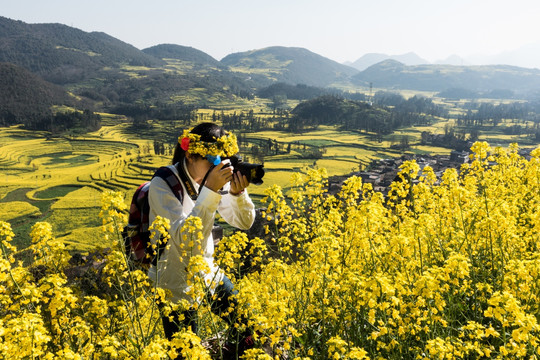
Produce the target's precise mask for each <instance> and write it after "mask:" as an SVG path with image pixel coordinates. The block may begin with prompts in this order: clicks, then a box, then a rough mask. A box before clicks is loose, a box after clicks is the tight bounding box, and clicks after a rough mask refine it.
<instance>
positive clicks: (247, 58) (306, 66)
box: [221, 46, 357, 86]
mask: <svg viewBox="0 0 540 360" xmlns="http://www.w3.org/2000/svg"><path fill="white" fill-rule="evenodd" d="M221 63H222V64H224V65H227V66H229V67H230V68H231V69H232V70H234V71H238V72H244V73H247V74H250V75H257V74H259V75H261V74H262V75H264V76H265V78H266V80H267V82H268V83H271V82H285V83H289V84H293V85H294V84H306V85H311V86H329V85H331V84H333V83H335V82H339V81H347V80H348V79H349V77H350V76H351V75H353V74H355V73H357V70H355V69H353V68H351V67H349V66H346V65H342V64H339V63H337V62H335V61H333V60H330V59H328V58H325V57H323V56H321V55H318V54H315V53H313V52H311V51H309V50H307V49H303V48H294V47H282V46H274V47H268V48H264V49H258V50H253V51H246V52H241V53H235V54H230V55H227V56H226V57H224V58H223V59H222V60H221Z"/></svg>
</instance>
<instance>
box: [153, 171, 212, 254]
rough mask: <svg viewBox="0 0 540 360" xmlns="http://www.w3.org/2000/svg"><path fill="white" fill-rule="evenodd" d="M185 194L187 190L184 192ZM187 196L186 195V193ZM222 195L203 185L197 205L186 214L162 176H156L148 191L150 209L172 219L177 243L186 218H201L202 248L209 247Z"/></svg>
mask: <svg viewBox="0 0 540 360" xmlns="http://www.w3.org/2000/svg"><path fill="white" fill-rule="evenodd" d="M184 194H185V192H184ZM184 196H185V195H184ZM220 199H221V195H220V194H218V193H215V192H213V191H212V190H210V189H208V188H207V187H203V189H202V190H201V193H200V194H199V197H198V198H197V201H196V202H195V206H194V207H193V209H192V210H191V212H190V213H189V214H185V213H184V211H183V206H182V204H181V203H180V201H178V199H177V198H176V197H175V196H174V194H173V193H172V191H171V189H170V187H169V186H168V185H167V183H166V181H165V180H163V179H162V178H160V177H154V178H153V179H152V181H151V183H150V189H149V191H148V201H149V204H150V209H151V211H152V212H153V213H154V214H155V215H159V216H161V217H164V218H167V219H169V220H170V226H171V227H170V230H169V233H170V235H171V240H172V241H173V243H174V244H175V245H177V246H178V245H179V244H180V242H181V239H182V236H181V235H182V234H181V229H182V227H183V226H184V223H185V221H186V219H187V218H188V217H190V216H197V217H199V218H201V221H202V226H203V234H202V235H203V239H202V240H201V246H202V249H206V248H207V244H206V243H207V241H208V238H209V236H210V233H211V232H212V227H213V225H214V216H215V212H216V210H217V207H218V204H219V201H220Z"/></svg>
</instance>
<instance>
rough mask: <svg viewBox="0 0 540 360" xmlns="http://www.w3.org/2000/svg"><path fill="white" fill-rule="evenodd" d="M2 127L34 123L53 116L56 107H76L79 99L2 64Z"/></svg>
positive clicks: (37, 78) (12, 65)
mask: <svg viewBox="0 0 540 360" xmlns="http://www.w3.org/2000/svg"><path fill="white" fill-rule="evenodd" d="M0 99H1V101H0V125H2V126H6V125H14V124H19V123H25V122H28V121H34V120H35V119H36V117H38V118H40V117H42V116H46V115H50V114H52V111H51V107H52V106H53V105H72V104H74V103H75V100H74V99H73V98H72V97H70V96H69V95H68V93H67V92H66V91H65V90H64V89H62V88H61V87H60V86H57V85H54V84H51V83H49V82H47V81H45V80H43V79H42V78H40V77H39V76H38V75H36V74H33V73H32V72H30V71H28V70H26V69H24V68H22V67H20V66H17V65H14V64H8V63H0Z"/></svg>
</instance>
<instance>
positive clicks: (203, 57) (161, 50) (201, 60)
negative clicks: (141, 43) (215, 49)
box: [142, 44, 223, 68]
mask: <svg viewBox="0 0 540 360" xmlns="http://www.w3.org/2000/svg"><path fill="white" fill-rule="evenodd" d="M142 51H143V52H144V53H145V54H148V55H151V56H153V57H156V58H158V59H175V60H179V61H185V62H191V63H193V64H196V65H199V66H202V65H206V66H213V67H216V68H218V67H223V65H222V64H221V63H220V62H219V61H217V60H216V59H214V58H213V57H211V56H210V55H208V54H207V53H205V52H203V51H201V50H198V49H195V48H192V47H190V46H182V45H175V44H160V45H156V46H152V47H149V48H146V49H143V50H142Z"/></svg>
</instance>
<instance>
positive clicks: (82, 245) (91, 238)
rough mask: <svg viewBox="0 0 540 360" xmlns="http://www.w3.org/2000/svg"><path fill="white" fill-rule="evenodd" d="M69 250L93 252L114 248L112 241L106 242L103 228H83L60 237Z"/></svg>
mask: <svg viewBox="0 0 540 360" xmlns="http://www.w3.org/2000/svg"><path fill="white" fill-rule="evenodd" d="M57 239H59V240H61V241H62V242H63V243H64V244H65V245H66V248H67V250H78V251H93V250H95V249H96V248H98V249H99V248H108V247H111V246H112V240H111V241H107V240H104V237H103V235H102V232H101V226H95V227H81V228H77V229H73V230H72V231H70V232H69V233H68V234H66V235H63V236H58V237H57Z"/></svg>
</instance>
